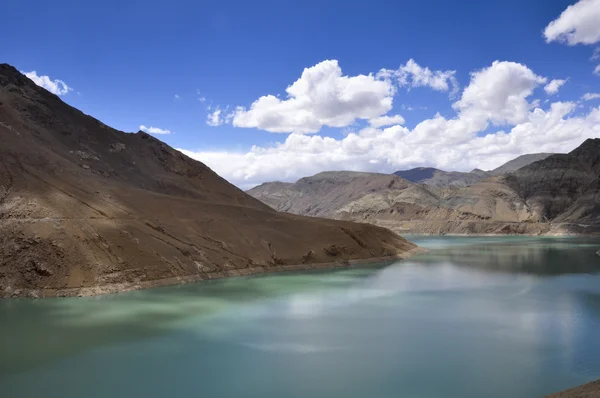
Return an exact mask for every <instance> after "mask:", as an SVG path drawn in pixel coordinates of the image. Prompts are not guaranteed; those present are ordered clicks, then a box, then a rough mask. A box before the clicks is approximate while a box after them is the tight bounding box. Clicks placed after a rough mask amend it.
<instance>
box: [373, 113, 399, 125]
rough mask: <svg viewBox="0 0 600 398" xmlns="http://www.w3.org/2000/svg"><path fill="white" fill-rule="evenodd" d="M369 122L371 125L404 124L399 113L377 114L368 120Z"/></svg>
mask: <svg viewBox="0 0 600 398" xmlns="http://www.w3.org/2000/svg"><path fill="white" fill-rule="evenodd" d="M369 124H370V125H371V126H373V127H384V126H391V125H394V124H404V118H403V117H402V116H401V115H393V116H379V117H376V118H373V119H371V120H369Z"/></svg>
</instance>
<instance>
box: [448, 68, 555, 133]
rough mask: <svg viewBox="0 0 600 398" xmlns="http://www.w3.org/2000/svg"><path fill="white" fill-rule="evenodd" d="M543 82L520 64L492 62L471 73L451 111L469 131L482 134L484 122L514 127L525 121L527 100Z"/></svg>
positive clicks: (527, 110) (527, 109) (528, 108)
mask: <svg viewBox="0 0 600 398" xmlns="http://www.w3.org/2000/svg"><path fill="white" fill-rule="evenodd" d="M545 82H546V78H544V77H541V76H538V75H536V74H535V73H533V71H532V70H531V69H529V68H528V67H527V66H525V65H523V64H519V63H516V62H506V61H503V62H500V61H494V63H492V65H491V66H489V67H487V68H484V69H482V70H480V71H476V72H473V73H471V82H470V84H469V85H468V86H467V87H466V88H465V89H464V91H463V93H462V95H461V97H460V99H459V100H458V101H457V102H455V103H454V104H453V107H454V109H455V110H457V112H458V113H459V119H460V121H462V123H464V124H466V125H467V126H465V128H467V129H468V130H469V131H481V130H484V129H485V128H486V127H487V125H488V122H491V123H492V124H495V125H503V124H511V125H515V124H518V123H522V122H524V121H525V120H526V119H527V115H528V112H529V110H530V108H531V107H532V104H530V103H529V102H528V101H527V97H529V96H530V95H531V94H532V93H533V90H534V89H535V88H536V87H537V86H538V85H539V84H543V83H545ZM461 128H462V127H461Z"/></svg>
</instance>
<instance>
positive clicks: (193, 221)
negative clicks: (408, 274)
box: [0, 65, 419, 296]
mask: <svg viewBox="0 0 600 398" xmlns="http://www.w3.org/2000/svg"><path fill="white" fill-rule="evenodd" d="M0 143H1V145H0V227H1V228H2V234H1V236H0V296H2V295H21V294H30V295H34V296H35V295H50V294H52V295H54V294H62V295H69V294H85V295H87V294H96V293H103V292H109V291H118V290H125V289H132V288H138V287H147V286H153V285H160V284H169V283H177V282H184V281H191V280H198V279H205V278H213V277H222V276H229V275H242V274H249V273H253V272H264V271H269V270H284V269H295V268H294V267H291V266H290V265H294V264H296V265H298V264H300V265H302V264H304V266H303V267H305V268H306V267H308V266H309V264H326V263H334V264H341V263H347V262H348V261H352V260H357V259H370V258H371V259H372V258H378V257H401V256H407V255H409V254H410V253H413V252H417V251H418V250H419V249H418V248H416V246H415V245H413V244H412V243H410V242H408V241H406V240H404V239H402V238H401V237H399V236H397V235H396V234H394V233H392V232H390V231H388V230H386V229H383V228H378V227H374V226H371V225H367V224H356V223H350V222H342V221H332V220H322V219H315V218H306V217H300V216H295V215H290V214H283V213H278V212H275V211H273V210H272V209H271V208H270V207H268V206H266V205H264V204H262V203H261V202H259V201H258V200H256V199H254V198H252V197H250V196H249V195H247V194H245V193H244V192H242V191H241V190H239V189H237V188H236V187H234V186H232V185H231V184H229V183H228V182H227V181H225V180H224V179H222V178H221V177H219V176H218V175H217V174H215V173H214V172H212V171H211V170H210V169H209V168H208V167H206V166H205V165H203V164H202V163H200V162H197V161H194V160H192V159H190V158H188V157H186V156H185V155H183V154H181V153H180V152H178V151H175V150H174V149H172V148H170V147H169V146H167V145H166V144H164V143H162V142H160V141H158V140H157V139H155V138H153V137H151V136H149V135H148V134H145V133H142V132H139V133H137V134H126V133H122V132H119V131H117V130H114V129H112V128H110V127H108V126H106V125H104V124H102V123H101V122H99V121H97V120H95V119H93V118H91V117H89V116H86V115H84V114H83V113H81V112H80V111H78V110H76V109H74V108H72V107H70V106H68V105H67V104H65V103H63V102H62V101H61V100H60V99H59V98H58V97H56V96H55V95H53V94H51V93H49V92H47V91H46V90H44V89H41V88H39V87H37V86H36V85H35V84H34V83H33V82H32V81H30V80H29V79H27V78H26V77H24V76H23V75H21V74H20V73H19V72H18V71H17V70H16V69H14V68H13V67H11V66H9V65H0Z"/></svg>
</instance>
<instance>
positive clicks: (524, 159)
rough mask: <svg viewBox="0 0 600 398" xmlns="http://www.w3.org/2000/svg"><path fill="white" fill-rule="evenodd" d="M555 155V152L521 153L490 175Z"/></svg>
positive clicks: (512, 169) (502, 172)
mask: <svg viewBox="0 0 600 398" xmlns="http://www.w3.org/2000/svg"><path fill="white" fill-rule="evenodd" d="M551 155H555V154H554V153H530V154H528V155H521V156H519V157H518V158H515V159H513V160H511V161H510V162H507V163H504V164H503V165H502V166H500V167H498V168H495V169H494V170H491V171H489V172H488V173H489V174H490V175H494V176H497V175H500V174H505V173H511V172H513V171H517V170H519V169H520V168H521V167H525V166H527V165H529V164H531V163H533V162H537V161H538V160H543V159H546V158H547V157H548V156H551Z"/></svg>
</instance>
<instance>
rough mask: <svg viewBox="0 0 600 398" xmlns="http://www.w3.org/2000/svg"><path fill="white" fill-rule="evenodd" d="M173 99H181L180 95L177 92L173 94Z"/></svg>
mask: <svg viewBox="0 0 600 398" xmlns="http://www.w3.org/2000/svg"><path fill="white" fill-rule="evenodd" d="M173 99H174V100H175V101H177V100H179V99H181V96H180V95H179V94H175V95H174V96H173Z"/></svg>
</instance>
